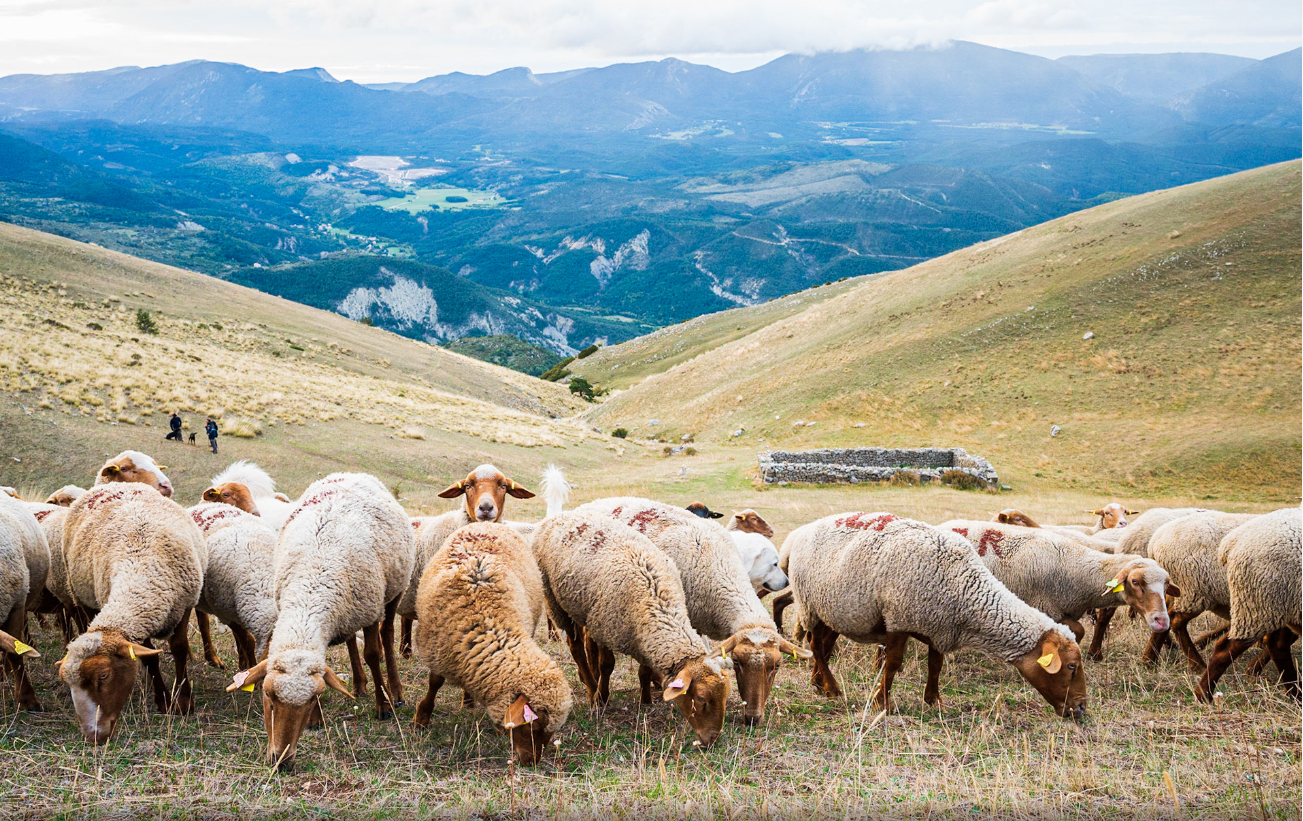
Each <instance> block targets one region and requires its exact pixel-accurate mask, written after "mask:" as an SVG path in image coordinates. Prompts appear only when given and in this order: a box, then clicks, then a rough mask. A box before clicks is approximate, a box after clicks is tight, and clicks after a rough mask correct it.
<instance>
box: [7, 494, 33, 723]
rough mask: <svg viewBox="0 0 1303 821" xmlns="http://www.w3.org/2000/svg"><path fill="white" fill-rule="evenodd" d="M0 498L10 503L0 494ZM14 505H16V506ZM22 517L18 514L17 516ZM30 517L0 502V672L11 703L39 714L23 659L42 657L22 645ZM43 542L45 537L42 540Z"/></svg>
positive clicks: (28, 586) (28, 590)
mask: <svg viewBox="0 0 1303 821" xmlns="http://www.w3.org/2000/svg"><path fill="white" fill-rule="evenodd" d="M0 497H2V498H3V499H5V500H7V501H12V500H11V497H9V496H8V495H6V494H3V493H0ZM15 504H17V503H15ZM20 513H21V514H23V515H19V514H20ZM30 518H32V514H31V513H29V512H27V510H26V509H23V510H21V511H17V510H15V506H14V505H8V504H4V503H0V662H3V663H0V670H3V671H4V672H5V673H7V674H8V675H9V676H11V677H12V678H13V680H14V700H15V701H17V702H18V706H19V707H20V708H21V709H23V710H28V711H31V712H40V711H41V710H42V707H41V702H40V701H38V700H37V698H36V691H35V690H33V689H32V683H31V681H30V680H29V679H28V678H27V668H26V666H25V664H24V661H25V659H26V658H28V657H30V658H40V657H41V654H40V653H38V652H36V651H35V650H34V649H32V648H31V647H30V646H29V645H27V644H25V643H24V642H23V639H24V638H26V637H27V635H26V633H27V604H28V601H29V599H30V598H31V596H30V593H31V576H30V574H29V572H28V561H27V542H28V541H30V532H29V526H28V523H27V521H26V520H27V519H30ZM42 542H44V537H42Z"/></svg>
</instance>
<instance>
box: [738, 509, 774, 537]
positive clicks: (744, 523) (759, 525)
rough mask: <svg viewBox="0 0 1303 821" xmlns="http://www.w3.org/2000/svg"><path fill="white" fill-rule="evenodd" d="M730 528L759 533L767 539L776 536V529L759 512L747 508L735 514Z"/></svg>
mask: <svg viewBox="0 0 1303 821" xmlns="http://www.w3.org/2000/svg"><path fill="white" fill-rule="evenodd" d="M729 529H730V530H740V531H742V532H743V533H759V534H760V535H761V536H764V537H765V538H766V539H772V538H774V529H773V528H772V527H770V526H769V522H766V521H765V520H764V519H763V518H761V516H760V514H759V513H756V512H755V511H754V510H751V509H750V508H747V509H746V510H739V511H737V512H736V513H734V514H733V520H732V521H731V522H730V523H729Z"/></svg>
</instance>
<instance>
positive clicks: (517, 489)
mask: <svg viewBox="0 0 1303 821" xmlns="http://www.w3.org/2000/svg"><path fill="white" fill-rule="evenodd" d="M507 482H508V483H509V484H508V485H507V492H508V493H510V494H511V495H512V497H513V498H516V499H533V498H534V491H532V490H526V489H525V488H523V487H521V486H520V485H518V484H516V483H515V482H512V481H511V480H510V479H508V480H507Z"/></svg>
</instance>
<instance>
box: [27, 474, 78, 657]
mask: <svg viewBox="0 0 1303 821" xmlns="http://www.w3.org/2000/svg"><path fill="white" fill-rule="evenodd" d="M84 492H85V491H83V493H84ZM24 504H25V505H26V506H27V509H28V510H30V511H31V513H32V515H33V516H35V517H36V521H37V522H38V523H40V526H41V530H42V531H43V532H44V533H45V543H46V546H47V547H48V548H49V550H50V571H49V573H47V574H46V576H45V590H44V591H43V593H42V595H41V599H40V601H39V602H37V605H36V609H35V612H36V613H38V614H44V613H54V614H57V615H58V619H59V629H60V631H61V632H62V633H63V641H64V644H67V643H68V642H70V641H72V640H73V637H74V636H76V634H77V633H78V632H82V631H84V630H85V629H86V626H87V625H88V624H89V623H90V616H89V615H87V613H86V610H85V608H83V607H80V606H78V604H77V602H76V601H75V600H74V599H73V597H72V591H71V590H69V588H68V566H67V562H66V560H65V558H64V549H63V525H64V523H65V522H66V521H67V519H68V508H67V507H64V506H62V505H58V504H54V503H48V502H24ZM29 612H31V611H29ZM74 631H75V632H74Z"/></svg>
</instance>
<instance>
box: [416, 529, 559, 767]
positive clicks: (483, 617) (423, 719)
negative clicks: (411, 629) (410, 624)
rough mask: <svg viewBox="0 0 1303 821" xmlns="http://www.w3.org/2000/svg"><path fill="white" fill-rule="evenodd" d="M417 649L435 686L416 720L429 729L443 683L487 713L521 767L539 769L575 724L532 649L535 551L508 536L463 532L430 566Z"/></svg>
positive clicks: (551, 669) (542, 655) (548, 665)
mask: <svg viewBox="0 0 1303 821" xmlns="http://www.w3.org/2000/svg"><path fill="white" fill-rule="evenodd" d="M417 612H418V613H419V614H420V618H419V619H418V621H417V632H416V646H417V648H418V652H419V655H420V657H421V660H422V661H424V662H425V664H426V666H427V667H429V669H430V685H429V689H428V690H427V692H426V694H425V697H424V698H423V699H421V703H420V705H419V706H418V707H417V710H416V725H417V726H419V727H425V726H428V724H429V722H430V713H431V711H432V710H433V709H434V698H435V694H436V693H438V691H439V688H440V687H441V686H443V683H444V682H445V681H448V682H451V683H452V684H454V685H456V686H458V687H461V688H462V689H463V691H464V692H465V693H466V694H468V695H471V696H472V697H473V699H474V701H475V702H478V703H480V704H483V705H484V709H485V710H486V711H487V712H488V714H489V718H490V719H492V720H493V723H494V724H496V725H498V726H500V727H502V728H504V729H505V730H506V732H507V734H508V735H509V736H510V737H511V746H512V749H513V751H514V754H515V757H516V759H517V760H518V761H519V762H520V763H522V764H533V763H535V762H536V761H538V760H540V759H541V758H542V756H543V753H544V752H545V751H546V749H547V747H548V745H549V744H550V743H551V741H552V737H553V736H554V735H555V734H556V732H557V731H558V730H560V729H561V727H562V726H564V725H565V723H566V718H567V717H568V716H569V715H570V703H571V695H570V685H569V684H567V683H566V678H565V675H564V674H562V672H561V668H560V667H558V666H557V664H556V662H555V661H553V660H552V657H551V656H549V655H548V654H547V652H546V651H545V650H543V649H542V648H541V647H539V646H538V644H536V643H535V641H534V638H533V635H534V628H535V627H536V626H537V625H538V621H539V617H540V616H542V614H543V577H542V575H541V574H540V573H539V569H538V562H537V561H536V560H535V559H534V554H533V552H532V551H531V550H530V547H529V544H528V543H527V542H526V541H525V540H524V539H523V538H521V536H520V534H518V533H516V532H515V531H514V530H512V529H511V528H510V527H507V526H506V525H503V524H494V523H491V522H477V523H475V524H470V525H467V526H466V527H463V528H460V529H458V530H457V531H456V532H454V533H453V534H452V535H451V536H449V537H448V539H447V541H445V542H444V544H443V547H441V548H440V549H439V551H438V552H437V553H435V554H434V556H433V557H431V559H430V561H429V563H428V564H427V565H426V567H425V573H424V574H423V575H422V576H421V585H420V592H419V593H418V595H417Z"/></svg>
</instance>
